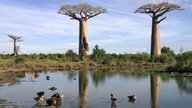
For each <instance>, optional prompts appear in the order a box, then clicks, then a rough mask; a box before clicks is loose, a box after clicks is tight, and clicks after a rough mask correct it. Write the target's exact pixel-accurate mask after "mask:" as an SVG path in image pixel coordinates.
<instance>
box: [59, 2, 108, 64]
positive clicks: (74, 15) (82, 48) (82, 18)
mask: <svg viewBox="0 0 192 108" xmlns="http://www.w3.org/2000/svg"><path fill="white" fill-rule="evenodd" d="M106 12H107V10H106V9H104V8H102V7H92V6H91V5H88V4H78V5H63V6H62V7H61V8H60V9H59V12H58V13H59V14H62V15H67V16H69V17H71V19H74V20H77V21H79V56H80V58H81V59H82V60H83V59H84V57H85V56H86V55H88V51H89V44H88V30H87V20H88V19H90V18H92V17H95V16H97V15H99V14H101V13H106Z"/></svg>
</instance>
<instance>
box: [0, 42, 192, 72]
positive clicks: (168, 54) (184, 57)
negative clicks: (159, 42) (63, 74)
mask: <svg viewBox="0 0 192 108" xmlns="http://www.w3.org/2000/svg"><path fill="white" fill-rule="evenodd" d="M161 52H162V54H161V56H159V57H157V58H151V57H150V55H149V54H148V53H137V54H126V53H125V54H115V53H113V54H107V53H106V52H105V50H104V49H102V48H99V46H98V45H96V46H95V47H94V48H93V53H92V54H90V55H89V56H88V58H87V60H84V61H81V60H80V58H79V56H78V54H76V53H75V52H74V51H73V50H68V51H67V52H66V53H64V54H29V55H27V54H22V55H18V56H12V55H10V54H7V55H3V54H1V55H0V61H1V62H0V70H1V71H3V72H5V71H29V70H31V71H37V70H60V69H62V70H71V69H81V68H84V67H87V68H124V69H132V68H138V69H153V70H154V69H155V70H159V71H168V72H173V71H174V72H192V51H186V52H181V53H179V54H175V53H174V52H173V51H172V50H171V49H170V48H169V47H163V48H162V49H161Z"/></svg>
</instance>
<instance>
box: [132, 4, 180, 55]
mask: <svg viewBox="0 0 192 108" xmlns="http://www.w3.org/2000/svg"><path fill="white" fill-rule="evenodd" d="M172 10H182V8H181V6H179V5H177V4H171V3H168V2H162V3H159V4H146V5H143V6H141V7H139V8H138V9H137V10H136V11H135V13H145V14H149V16H151V18H152V33H151V57H158V56H160V54H161V46H160V33H159V23H160V22H161V21H163V20H164V19H166V17H164V16H163V15H164V14H165V13H167V12H170V11H172ZM161 17H162V18H161Z"/></svg>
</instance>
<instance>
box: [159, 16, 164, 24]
mask: <svg viewBox="0 0 192 108" xmlns="http://www.w3.org/2000/svg"><path fill="white" fill-rule="evenodd" d="M165 18H166V16H165V17H164V18H162V19H160V20H159V21H158V22H157V23H160V22H161V21H163V20H164V19H165Z"/></svg>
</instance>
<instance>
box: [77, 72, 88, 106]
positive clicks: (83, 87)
mask: <svg viewBox="0 0 192 108" xmlns="http://www.w3.org/2000/svg"><path fill="white" fill-rule="evenodd" d="M88 81H89V72H88V69H87V68H86V69H83V70H81V71H79V97H80V102H79V108H87V101H88V99H87V98H88Z"/></svg>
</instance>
